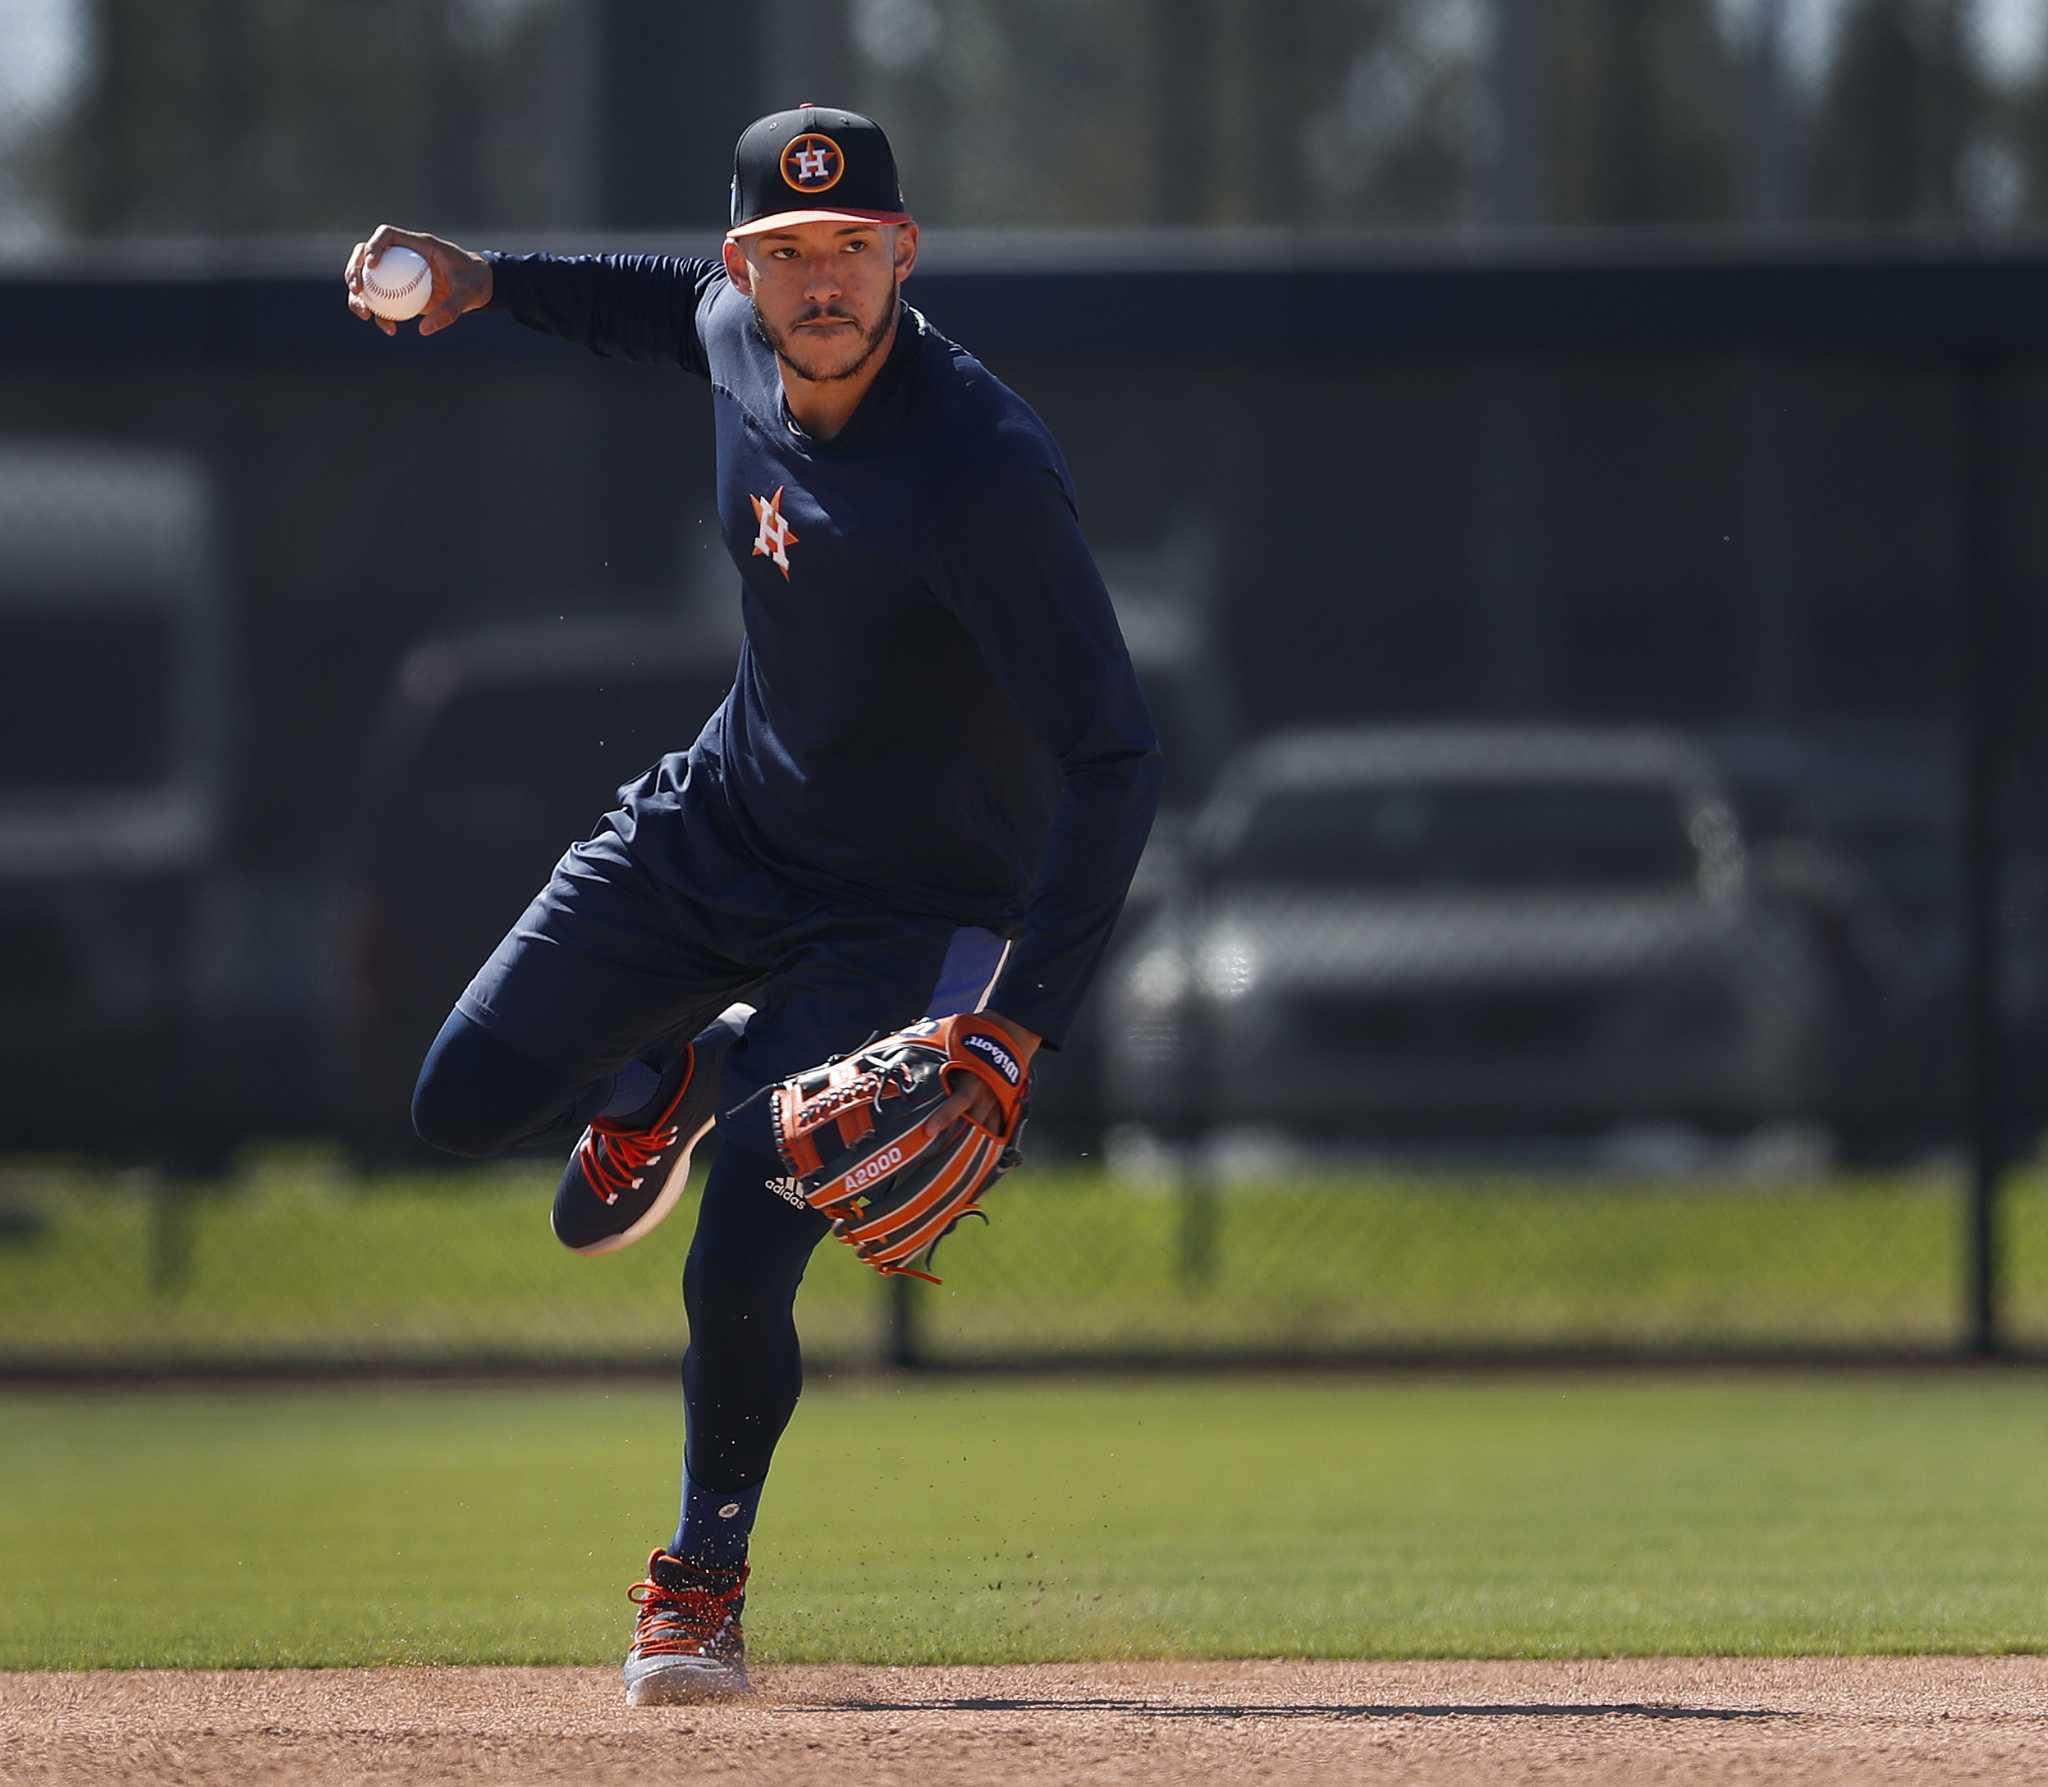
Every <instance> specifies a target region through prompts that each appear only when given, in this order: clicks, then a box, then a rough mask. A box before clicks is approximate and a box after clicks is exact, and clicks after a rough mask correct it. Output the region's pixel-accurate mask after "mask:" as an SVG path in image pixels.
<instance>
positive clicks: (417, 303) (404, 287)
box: [363, 247, 434, 323]
mask: <svg viewBox="0 0 2048 1787" xmlns="http://www.w3.org/2000/svg"><path fill="white" fill-rule="evenodd" d="M433 295H434V270H433V269H432V268H431V267H429V266H428V265H427V258H426V256H425V255H422V254H415V253H414V252H413V251H412V250H411V249H410V248H398V247H391V248H387V249H385V250H384V252H383V253H382V254H380V255H379V256H378V257H377V258H376V259H375V260H374V261H371V262H368V263H367V264H366V265H365V266H364V268H363V302H364V303H365V304H367V305H369V307H370V312H371V314H372V315H373V316H381V317H383V318H385V319H386V320H387V321H390V322H394V323H402V322H404V321H405V319H406V318H407V317H409V316H418V315H419V313H420V312H421V311H423V310H424V309H426V307H427V300H428V299H429V298H431V297H433Z"/></svg>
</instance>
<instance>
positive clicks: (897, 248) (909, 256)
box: [891, 223, 917, 279]
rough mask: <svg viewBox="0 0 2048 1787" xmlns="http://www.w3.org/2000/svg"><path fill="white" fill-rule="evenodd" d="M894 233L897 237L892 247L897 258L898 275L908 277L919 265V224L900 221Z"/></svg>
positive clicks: (903, 277) (900, 277)
mask: <svg viewBox="0 0 2048 1787" xmlns="http://www.w3.org/2000/svg"><path fill="white" fill-rule="evenodd" d="M892 233H893V234H894V236H895V238H896V240H895V243H894V244H893V246H892V249H891V252H892V253H893V255H894V256H895V260H896V277H897V278H898V279H908V278H909V277H910V270H911V269H912V268H913V267H915V266H916V265H917V225H916V224H914V223H899V224H897V225H896V226H895V227H894V230H893V232H892Z"/></svg>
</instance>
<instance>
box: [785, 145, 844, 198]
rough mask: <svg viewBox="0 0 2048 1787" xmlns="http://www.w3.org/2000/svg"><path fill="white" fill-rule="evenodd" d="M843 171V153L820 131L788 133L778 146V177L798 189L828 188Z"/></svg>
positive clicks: (817, 190)
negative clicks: (800, 134)
mask: <svg viewBox="0 0 2048 1787" xmlns="http://www.w3.org/2000/svg"><path fill="white" fill-rule="evenodd" d="M845 172H846V156H845V153H844V152H843V151H842V150H841V149H840V147H839V145H838V144H837V143H835V142H834V141H833V140H832V139H831V138H830V137H828V136H826V135H825V134H824V133H823V132H822V131H816V130H807V131H805V132H804V134H803V135H802V136H798V137H791V138H790V140H789V141H788V143H786V144H785V145H784V146H783V150H782V178H783V179H784V181H785V182H787V183H788V184H789V185H790V186H792V187H794V188H795V189H796V190H797V191H798V192H830V191H831V190H832V188H833V187H835V186H837V185H838V184H839V176H840V175H841V174H843V173H845Z"/></svg>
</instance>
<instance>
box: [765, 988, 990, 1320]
mask: <svg viewBox="0 0 2048 1787" xmlns="http://www.w3.org/2000/svg"><path fill="white" fill-rule="evenodd" d="M1029 1083H1030V1069H1029V1066H1028V1063H1027V1062H1026V1061H1024V1060H1023V1059H1021V1058H1020V1056H1019V1055H1018V1052H1017V1050H1016V1048H1015V1046H1014V1044H1013V1041H1012V1039H1011V1037H1010V1036H1009V1034H1008V1033H1007V1032H1006V1031H1005V1030H1004V1029H1003V1028H1002V1027H1001V1026H1000V1025H998V1024H996V1023H992V1022H991V1021H990V1020H988V1019H987V1018H984V1017H980V1016H977V1015H975V1014H972V1013H963V1014H961V1015H960V1016H958V1017H950V1018H927V1019H925V1020H924V1021H923V1022H921V1023H916V1024H912V1025H910V1026H909V1027H908V1028H907V1029H903V1030H899V1031H897V1032H896V1033H895V1034H894V1035H891V1036H884V1037H880V1038H878V1039H876V1040H875V1041H873V1042H870V1043H869V1044H867V1045H866V1047H864V1048H862V1049H859V1050H857V1051H856V1052H855V1053H853V1054H851V1055H847V1056H844V1057H840V1056H834V1057H833V1058H832V1059H831V1060H830V1061H827V1062H824V1063H823V1064H821V1065H820V1066H817V1067H814V1068H812V1069H811V1070H810V1071H809V1072H807V1073H800V1074H798V1075H796V1076H795V1077H794V1078H792V1079H788V1080H785V1081H783V1082H782V1084H781V1085H780V1086H778V1087H776V1088H775V1091H774V1094H773V1097H772V1102H771V1105H770V1111H771V1118H770V1121H771V1122H772V1124H773V1126H774V1131H775V1146H776V1148H777V1150H778V1151H779V1152H780V1153H781V1155H782V1159H783V1164H784V1165H785V1166H787V1167H788V1168H789V1170H790V1172H792V1173H793V1174H795V1175H796V1179H797V1183H798V1185H799V1187H800V1188H801V1189H802V1192H803V1196H804V1201H805V1202H806V1203H807V1204H809V1205H810V1206H811V1208H812V1209H814V1210H816V1211H818V1212H819V1213H820V1214H821V1215H824V1216H828V1217H830V1218H831V1219H832V1232H833V1233H834V1234H835V1235H836V1236H838V1238H839V1239H840V1240H842V1241H844V1242H845V1243H846V1244H847V1245H848V1246H849V1247H851V1248H852V1249H853V1250H854V1252H855V1253H857V1254H858V1255H859V1256H860V1257H861V1258H862V1259H863V1260H865V1261H866V1262H867V1263H868V1264H869V1265H870V1266H872V1267H874V1269H875V1270H876V1271H877V1272H879V1273H881V1274H882V1275H883V1276H884V1277H885V1278H888V1277H895V1276H896V1275H898V1274H907V1275H909V1276H910V1277H912V1278H922V1279H924V1280H925V1282H926V1283H928V1284H937V1283H938V1282H939V1280H938V1279H936V1278H934V1277H933V1276H932V1275H931V1274H930V1273H929V1272H923V1271H919V1270H918V1269H917V1267H916V1266H914V1265H912V1264H911V1263H910V1262H911V1261H913V1260H915V1259H916V1258H917V1257H918V1256H919V1255H920V1254H922V1255H924V1256H925V1263H926V1264H927V1265H929V1264H930V1255H931V1250H932V1249H933V1248H935V1247H936V1246H937V1245H938V1244H939V1241H940V1239H941V1238H942V1237H943V1236H944V1235H945V1233H946V1232H947V1230H949V1229H951V1228H952V1227H953V1225H954V1224H955V1223H957V1222H959V1221H960V1220H961V1219H962V1218H963V1217H967V1216H984V1213H983V1212H982V1211H981V1210H980V1209H978V1208H977V1207H976V1206H977V1204H978V1203H979V1201H980V1198H981V1194H982V1193H983V1192H985V1191H986V1190H987V1189H988V1188H989V1187H990V1186H991V1185H993V1184H994V1183H995V1182H996V1180H997V1179H998V1178H1000V1177H1001V1176H1002V1175H1003V1174H1004V1173H1006V1172H1008V1171H1009V1170H1010V1168H1011V1167H1013V1166H1015V1165H1016V1164H1017V1160H1018V1150H1017V1140H1018V1137H1019V1135H1020V1134H1021V1133H1022V1131H1023V1128H1024V1118H1025V1116H1026V1113H1027V1099H1026V1092H1027V1090H1028V1088H1029ZM978 1087H981V1088H986V1089H987V1092H988V1094H990V1095H991V1096H992V1098H993V1104H992V1105H991V1103H990V1100H989V1098H977V1097H976V1095H975V1089H976V1088H978ZM991 1111H992V1112H993V1116H992V1118H991V1117H989V1116H988V1113H990V1112H991ZM984 1220H986V1218H985V1216H984Z"/></svg>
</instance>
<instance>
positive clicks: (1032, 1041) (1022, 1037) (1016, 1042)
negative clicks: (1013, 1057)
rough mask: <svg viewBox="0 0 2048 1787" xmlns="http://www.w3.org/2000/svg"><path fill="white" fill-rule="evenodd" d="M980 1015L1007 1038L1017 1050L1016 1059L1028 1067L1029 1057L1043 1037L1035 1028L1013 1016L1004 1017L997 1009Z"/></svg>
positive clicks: (1042, 1040)
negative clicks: (1021, 1022)
mask: <svg viewBox="0 0 2048 1787" xmlns="http://www.w3.org/2000/svg"><path fill="white" fill-rule="evenodd" d="M981 1015H982V1017H983V1018H985V1019H986V1020H987V1021H988V1022H989V1023H991V1024H993V1025H995V1027H996V1028H997V1029H998V1030H1000V1031H1002V1033H1003V1034H1004V1035H1005V1036H1006V1037H1008V1038H1009V1041H1010V1046H1011V1047H1012V1048H1013V1049H1015V1050H1016V1052H1017V1059H1018V1060H1019V1061H1020V1062H1021V1063H1023V1064H1024V1065H1025V1066H1027V1067H1028V1066H1029V1065H1030V1063H1031V1057H1032V1056H1033V1055H1035V1054H1037V1053H1038V1050H1039V1045H1040V1044H1041V1043H1043V1042H1044V1041H1045V1038H1044V1037H1042V1036H1040V1035H1039V1034H1038V1032H1037V1031H1036V1030H1032V1029H1028V1028H1026V1027H1025V1026H1024V1025H1022V1024H1020V1023H1018V1022H1017V1021H1016V1020H1015V1019H1014V1018H1006V1017H1004V1016H1003V1014H1002V1013H1001V1012H999V1011H985V1012H983V1013H982V1014H981Z"/></svg>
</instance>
